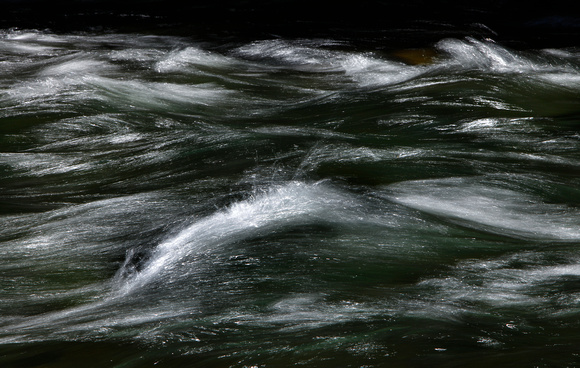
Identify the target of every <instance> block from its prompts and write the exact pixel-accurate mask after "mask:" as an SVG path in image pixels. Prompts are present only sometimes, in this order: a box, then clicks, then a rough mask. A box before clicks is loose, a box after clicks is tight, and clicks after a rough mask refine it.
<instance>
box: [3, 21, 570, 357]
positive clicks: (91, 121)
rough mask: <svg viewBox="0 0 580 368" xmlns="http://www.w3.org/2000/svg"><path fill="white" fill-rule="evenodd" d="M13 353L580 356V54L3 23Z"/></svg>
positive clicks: (7, 332)
mask: <svg viewBox="0 0 580 368" xmlns="http://www.w3.org/2000/svg"><path fill="white" fill-rule="evenodd" d="M0 108H1V110H0V224H1V225H0V273H1V274H2V277H1V278H0V301H1V303H0V316H1V318H0V349H1V350H0V365H2V366H3V367H6V366H8V367H78V366H84V367H93V366H95V367H105V366H110V367H149V366H151V367H152V366H165V367H178V366H179V367H198V366H200V367H201V366H204V367H206V366H207V367H228V366H232V367H286V366H294V365H297V366H307V367H337V366H344V367H346V366H352V367H354V366H356V367H363V366H364V367H385V366H389V367H398V366H415V367H416V366H450V367H451V366H453V367H455V366H470V367H488V366H490V365H493V364H496V365H497V364H499V365H505V366H507V365H510V366H526V367H532V366H560V367H563V366H575V365H578V364H580V355H579V354H580V351H579V350H578V346H580V335H579V334H578V331H579V328H580V322H579V321H580V320H579V319H578V316H579V313H580V287H579V285H580V250H579V249H578V248H577V247H578V246H579V245H580V129H579V128H580V125H579V124H580V123H579V122H580V120H579V117H580V52H579V51H578V49H574V48H537V49H535V48H527V49H517V48H512V47H509V46H506V45H503V44H502V43H500V42H497V41H495V40H494V39H493V38H490V37H476V36H474V37H469V36H467V37H444V36H443V37H441V38H440V39H439V40H438V41H437V42H435V43H433V44H431V45H430V46H428V47H425V48H421V49H419V48H412V49H401V50H393V51H385V50H378V49H375V50H373V49H372V48H371V49H369V48H366V49H361V48H358V47H356V45H353V44H352V43H349V42H348V41H345V40H340V39H332V38H282V37H275V36H272V37H271V38H269V39H258V40H253V41H247V42H237V43H234V42H231V43H226V44H222V45H219V47H216V46H215V45H211V44H209V43H205V42H202V41H197V40H195V39H192V38H188V37H183V36H177V35H162V34H157V35H152V34H143V33H140V34H134V33H133V34H129V33H110V32H109V33H106V32H100V33H99V32H93V33H53V32H51V31H48V30H32V29H31V30H26V29H20V30H15V29H12V30H4V31H1V32H0Z"/></svg>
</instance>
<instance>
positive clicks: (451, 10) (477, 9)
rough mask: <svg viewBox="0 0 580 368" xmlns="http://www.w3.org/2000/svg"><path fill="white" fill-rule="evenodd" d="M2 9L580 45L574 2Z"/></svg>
mask: <svg viewBox="0 0 580 368" xmlns="http://www.w3.org/2000/svg"><path fill="white" fill-rule="evenodd" d="M0 7H1V8H0V28H3V29H8V28H20V29H40V30H46V29H48V30H50V31H52V32H57V33H64V32H86V31H90V32H95V31H98V32H142V33H143V32H145V33H156V34H173V35H183V36H191V37H196V38H199V39H204V40H208V41H216V42H228V41H232V42H237V41H247V40H256V39H265V38H273V37H284V38H302V37H304V38H332V39H348V40H350V41H354V42H357V41H358V42H360V43H361V44H364V43H365V42H371V41H370V40H373V41H372V42H375V43H382V44H384V45H389V46H388V47H395V48H396V47H419V46H425V45H428V44H429V43H431V42H435V41H437V40H440V39H441V38H444V37H462V36H466V35H474V36H476V37H489V38H492V39H494V40H496V41H499V42H504V43H507V44H510V45H511V46H513V47H519V46H521V47H576V46H580V37H579V35H580V15H579V14H578V11H577V10H576V9H575V8H576V7H575V6H573V3H570V2H569V1H548V2H543V3H540V2H527V3H525V2H518V1H493V0H488V1H479V2H476V1H424V0H403V1H377V0H374V1H373V0H355V1H342V2H341V1H334V2H321V1H313V0H311V1H307V0H298V1H290V0H269V1H266V0H253V1H252V0H238V1H234V0H213V1H183V0H182V1H175V0H139V1H137V0H128V1H127V0H115V1H113V0H68V1H44V0H0ZM374 46H376V45H374ZM385 47H387V46H385Z"/></svg>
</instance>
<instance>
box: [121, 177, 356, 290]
mask: <svg viewBox="0 0 580 368" xmlns="http://www.w3.org/2000/svg"><path fill="white" fill-rule="evenodd" d="M352 201H353V199H350V198H349V197H348V196H346V195H345V194H343V193H341V192H339V191H337V190H336V189H334V188H332V187H330V186H328V185H325V184H324V183H315V184H305V183H302V182H290V183H289V184H286V185H283V186H276V187H273V188H271V189H269V190H267V191H266V192H265V193H262V194H258V195H255V196H254V197H252V198H250V199H248V200H245V201H241V202H237V203H235V204H233V205H231V206H230V207H228V208H227V209H225V210H223V211H219V212H217V213H215V214H214V215H212V216H209V217H206V218H202V219H200V220H198V221H196V222H195V223H193V224H192V225H190V226H189V227H187V228H185V229H184V230H182V231H181V232H179V233H178V234H177V235H175V236H173V237H171V238H169V239H167V240H165V241H164V242H162V243H161V244H159V245H158V246H157V248H156V249H155V250H154V251H153V254H152V255H151V257H150V258H149V259H148V260H147V261H146V263H145V265H144V266H142V270H141V271H140V272H138V273H136V274H134V275H132V277H130V278H129V279H127V280H121V283H122V285H121V290H120V291H121V293H124V292H129V291H130V290H132V289H134V288H137V287H139V286H142V285H145V284H147V283H149V282H150V281H152V280H153V279H155V278H159V277H163V274H164V273H167V272H172V270H173V269H174V268H175V267H176V265H177V264H178V261H179V260H181V259H183V258H185V257H188V256H191V255H192V254H196V253H200V252H207V251H211V250H212V249H213V248H215V247H219V246H221V245H224V244H226V243H228V242H232V241H235V240H240V239H244V238H247V237H249V236H252V235H257V234H261V233H267V232H269V231H272V230H274V229H277V228H283V227H284V226H287V225H292V224H294V225H295V224H300V223H310V222H312V221H326V220H329V219H332V221H340V219H341V209H344V208H349V207H350V206H349V205H348V204H349V202H351V206H352ZM123 272H124V270H121V272H120V273H119V274H120V275H121V274H123Z"/></svg>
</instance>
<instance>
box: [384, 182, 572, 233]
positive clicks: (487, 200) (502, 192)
mask: <svg viewBox="0 0 580 368" xmlns="http://www.w3.org/2000/svg"><path fill="white" fill-rule="evenodd" d="M389 189H390V190H391V191H392V193H393V194H392V199H393V200H394V201H396V202H398V203H401V204H404V205H406V206H409V207H412V208H415V209H418V210H421V211H425V212H428V213H432V214H436V215H441V216H445V217H449V218H451V219H456V220H461V221H466V223H467V224H469V223H471V224H473V226H475V227H477V228H479V229H481V230H486V231H495V232H499V233H503V234H506V235H509V234H511V235H513V236H522V237H526V238H531V239H554V240H558V239H559V240H577V239H580V223H579V221H578V219H579V218H580V216H579V215H580V213H578V210H577V209H575V208H572V207H568V206H566V205H557V204H548V203H543V202H542V201H541V200H539V199H538V198H535V197H533V196H530V195H528V194H525V193H522V192H518V191H515V190H511V189H506V188H502V187H498V186H493V185H486V184H484V183H478V182H477V180H476V179H473V178H450V179H436V180H420V181H409V182H402V183H398V184H394V185H391V186H390V187H389Z"/></svg>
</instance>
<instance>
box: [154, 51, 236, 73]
mask: <svg viewBox="0 0 580 368" xmlns="http://www.w3.org/2000/svg"><path fill="white" fill-rule="evenodd" d="M233 64H235V62H234V60H233V59H230V58H228V57H226V56H223V55H219V54H216V53H212V52H209V51H205V50H202V49H199V48H197V47H187V48H185V49H183V50H179V51H172V52H170V53H169V54H168V55H167V56H166V57H165V58H163V59H162V60H160V61H158V62H157V63H156V64H155V67H154V69H155V70H156V71H157V72H159V73H169V72H194V71H195V69H196V67H211V68H216V67H217V68H224V67H227V66H230V65H233Z"/></svg>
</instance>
